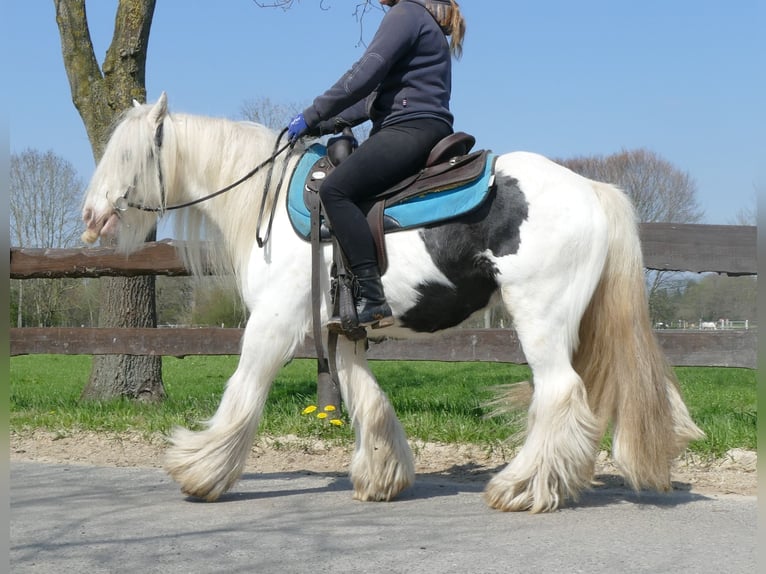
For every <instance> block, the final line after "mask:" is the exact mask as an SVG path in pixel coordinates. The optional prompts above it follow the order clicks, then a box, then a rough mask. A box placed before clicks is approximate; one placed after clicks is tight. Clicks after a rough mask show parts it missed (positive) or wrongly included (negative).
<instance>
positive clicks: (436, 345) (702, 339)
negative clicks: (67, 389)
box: [10, 223, 757, 368]
mask: <svg viewBox="0 0 766 574" xmlns="http://www.w3.org/2000/svg"><path fill="white" fill-rule="evenodd" d="M641 241H642V246H643V250H644V264H645V266H646V267H647V268H649V269H655V270H672V271H691V272H697V273H702V272H716V273H723V274H727V275H732V276H739V275H755V274H757V257H756V228H755V227H751V226H723V225H688V224H684V225H681V224H664V223H654V224H643V225H642V226H641ZM176 245H177V244H176V243H175V242H173V241H162V242H154V243H147V245H146V246H145V247H144V248H143V249H142V250H141V251H138V252H136V253H134V254H132V255H131V256H129V257H126V256H124V255H121V254H117V253H115V252H114V251H113V250H111V249H107V248H83V249H24V248H11V254H10V255H11V278H12V279H30V278H61V277H102V276H138V275H148V274H155V275H169V276H183V275H188V272H187V270H186V269H185V268H184V266H183V263H182V262H181V260H180V259H179V257H178V255H177V252H176ZM172 331H173V332H172V336H168V335H169V333H168V329H163V328H158V329H100V328H42V329H37V328H21V329H18V328H13V329H11V330H10V339H11V355H12V356H14V355H26V354H40V353H57V354H87V355H96V354H113V355H115V354H116V355H121V354H134V355H168V356H177V357H183V356H187V355H229V354H238V353H239V345H240V339H241V336H242V330H241V329H221V328H178V329H172ZM657 335H658V338H659V340H660V343H661V344H662V346H663V348H664V350H665V352H666V353H667V355H668V357H669V359H670V361H671V363H672V364H674V365H677V366H681V365H688V366H724V367H747V368H755V367H756V355H757V351H756V347H757V330H756V329H753V328H750V329H747V330H725V331H701V330H686V331H684V330H661V331H657ZM314 356H315V355H314V345H313V342H312V341H311V340H310V339H308V340H307V341H306V342H305V343H304V345H303V346H302V347H301V348H300V349H299V350H298V353H297V355H296V357H298V358H311V357H314ZM369 357H370V358H372V359H390V360H435V361H489V362H511V363H524V362H525V359H524V354H523V352H522V351H521V347H520V345H519V341H518V338H517V337H516V333H515V332H514V331H513V330H511V329H459V330H455V331H451V332H449V333H447V334H445V335H443V336H441V337H431V338H423V339H415V340H407V341H399V340H393V339H381V340H376V341H372V342H371V345H370V351H369Z"/></svg>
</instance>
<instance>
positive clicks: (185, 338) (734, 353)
mask: <svg viewBox="0 0 766 574" xmlns="http://www.w3.org/2000/svg"><path fill="white" fill-rule="evenodd" d="M243 332H244V330H243V329H222V328H216V327H206V328H197V329H192V328H172V329H151V328H146V329H103V328H87V327H83V328H80V327H76V328H30V327H25V328H22V329H11V337H10V338H11V355H12V356H15V355H35V354H43V353H50V354H60V355H161V356H173V357H185V356H189V355H237V354H239V350H240V341H241V339H242V333H243ZM656 333H657V338H658V339H659V341H660V344H661V345H662V348H663V349H664V351H665V354H666V355H667V357H668V360H669V361H670V362H671V364H673V365H676V366H698V367H699V366H705V367H745V368H749V369H754V368H755V367H756V360H757V350H756V348H757V344H758V335H757V332H756V331H755V330H747V331H745V330H743V331H682V330H664V331H657V332H656ZM315 357H316V351H315V348H314V342H313V340H312V339H311V338H307V339H306V341H305V342H304V343H303V345H302V346H301V347H300V348H298V350H297V352H296V354H295V358H297V359H304V358H315ZM367 357H368V358H369V359H381V360H399V361H455V362H461V361H480V362H489V363H517V364H525V363H526V359H525V357H524V353H523V351H522V350H521V345H520V344H519V339H518V337H517V336H516V332H515V331H513V330H512V329H456V330H454V331H449V332H447V333H445V334H443V335H441V336H433V337H429V338H424V339H407V340H398V339H387V338H381V339H371V340H370V348H369V351H368V353H367Z"/></svg>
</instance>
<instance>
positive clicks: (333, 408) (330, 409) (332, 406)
mask: <svg viewBox="0 0 766 574" xmlns="http://www.w3.org/2000/svg"><path fill="white" fill-rule="evenodd" d="M324 410H326V411H334V410H335V405H327V406H326V407H325V408H324Z"/></svg>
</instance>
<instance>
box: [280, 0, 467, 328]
mask: <svg viewBox="0 0 766 574" xmlns="http://www.w3.org/2000/svg"><path fill="white" fill-rule="evenodd" d="M380 3H381V4H382V5H384V6H389V7H390V9H389V10H388V11H387V12H386V14H385V16H384V17H383V20H382V21H381V23H380V27H379V28H378V30H377V32H376V33H375V37H374V38H373V39H372V42H371V43H370V45H369V47H368V48H367V50H366V51H365V53H364V54H363V55H362V57H361V58H360V59H359V60H358V61H357V62H356V63H355V64H354V65H353V66H352V67H351V69H350V70H349V71H347V72H346V73H345V74H344V75H343V76H342V77H341V78H340V79H339V80H338V81H337V82H336V83H335V85H333V86H332V87H331V88H330V89H329V90H327V91H326V92H325V93H324V94H322V95H321V96H319V97H317V98H316V99H315V100H314V102H313V103H312V105H310V106H309V107H308V108H306V109H305V110H303V112H302V113H300V114H298V115H296V116H295V117H294V118H293V119H292V120H291V121H290V124H289V126H288V138H289V140H290V142H291V143H294V142H295V141H297V140H298V139H299V138H301V137H302V136H304V135H313V136H319V135H324V134H330V133H339V132H340V131H342V130H343V128H345V127H353V126H355V125H358V124H361V123H362V122H364V121H365V120H368V119H369V120H372V130H371V131H370V136H369V138H368V139H367V140H365V141H364V142H363V143H362V144H361V145H360V146H359V148H358V149H357V150H356V151H354V153H353V154H351V155H350V156H349V157H348V158H347V159H345V160H344V161H343V163H341V164H340V165H339V166H338V167H336V168H335V169H334V170H333V171H332V172H331V173H330V174H329V176H328V177H327V178H326V179H325V181H324V182H323V183H322V185H321V187H320V191H319V196H320V198H321V200H322V204H323V206H324V209H325V212H326V213H327V217H328V219H329V222H330V224H331V226H332V228H333V231H334V233H335V236H336V238H337V240H338V243H339V244H340V246H341V249H342V250H343V252H344V254H345V255H346V259H347V261H348V266H349V267H350V269H351V273H352V274H353V275H354V277H355V278H356V281H357V283H358V286H359V289H358V291H357V298H356V301H355V304H356V312H357V317H358V320H359V324H360V325H362V326H365V327H366V326H372V327H373V328H378V327H386V326H389V325H392V324H393V322H394V318H393V314H392V312H391V308H390V307H389V305H388V303H387V302H386V298H385V294H384V292H383V285H382V283H381V280H380V270H379V268H378V263H377V257H376V250H375V244H374V240H373V237H372V234H371V232H370V229H369V226H368V224H367V220H366V218H365V213H364V212H363V211H362V209H361V208H360V207H359V204H360V203H361V202H363V201H364V200H365V199H368V198H370V197H373V196H375V195H376V194H378V193H380V192H382V191H385V190H386V189H387V188H389V187H391V186H392V185H394V184H395V183H397V182H398V181H401V180H402V179H404V178H405V177H408V176H410V175H412V174H414V173H417V172H418V170H420V169H421V168H422V167H423V166H424V165H425V162H426V159H427V158H428V154H429V152H430V151H431V149H432V148H433V146H434V145H435V144H436V143H437V142H438V141H439V140H441V139H442V138H444V137H446V136H448V135H449V134H451V133H452V121H453V117H452V114H451V113H450V110H449V101H450V93H451V89H452V64H451V60H450V56H451V55H453V56H455V58H460V56H461V54H462V43H463V35H464V33H465V22H464V20H463V17H462V15H461V13H460V8H459V6H458V3H457V2H456V1H455V0H380ZM446 36H450V41H449V44H448V42H447V39H446Z"/></svg>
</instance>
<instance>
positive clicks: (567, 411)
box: [485, 293, 601, 512]
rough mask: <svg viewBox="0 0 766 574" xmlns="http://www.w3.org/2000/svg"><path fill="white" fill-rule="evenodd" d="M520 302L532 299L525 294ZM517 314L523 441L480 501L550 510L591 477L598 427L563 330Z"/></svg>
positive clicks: (573, 495)
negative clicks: (524, 404) (525, 394)
mask: <svg viewBox="0 0 766 574" xmlns="http://www.w3.org/2000/svg"><path fill="white" fill-rule="evenodd" d="M524 296H525V297H534V295H533V294H532V293H526V294H525V295H524ZM537 312H539V313H541V314H540V316H539V317H534V316H525V313H519V314H517V315H516V317H515V324H516V329H517V332H518V335H519V339H520V341H521V344H522V347H523V349H524V353H525V355H526V358H527V361H528V363H529V366H530V367H531V369H532V373H533V385H534V391H533V396H532V403H531V405H530V407H529V414H528V419H527V433H526V439H525V441H524V444H523V446H522V448H521V450H520V451H519V452H518V453H517V455H516V456H515V457H514V459H513V460H512V461H511V462H510V463H509V464H508V466H506V468H505V469H503V470H502V471H501V472H500V473H499V474H498V475H496V476H495V477H493V478H492V480H491V481H490V482H489V484H488V485H487V488H486V491H485V499H486V501H487V503H488V504H489V505H490V506H492V507H493V508H497V509H499V510H504V511H520V510H530V511H532V512H547V511H552V510H555V509H556V508H558V507H559V505H560V504H561V503H562V502H563V501H564V500H565V499H567V498H572V499H576V498H577V495H578V493H579V492H580V491H581V490H582V489H583V488H586V487H587V486H588V485H589V483H590V480H591V479H592V476H593V467H594V463H595V459H596V454H597V447H598V441H599V439H600V437H601V428H600V426H599V424H598V422H597V420H596V417H595V416H594V415H593V413H592V412H591V410H590V408H589V406H588V401H587V396H586V391H585V386H584V385H583V382H582V380H581V379H580V377H579V376H578V375H577V373H576V372H575V371H574V369H573V368H572V365H571V363H570V357H571V345H572V341H571V340H569V339H570V337H571V334H570V333H568V332H567V329H566V327H564V326H561V325H559V326H556V325H555V323H554V322H551V321H544V319H543V317H544V316H545V315H544V313H545V311H544V310H543V309H539V310H538V311H536V312H535V314H536V313H537Z"/></svg>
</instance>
